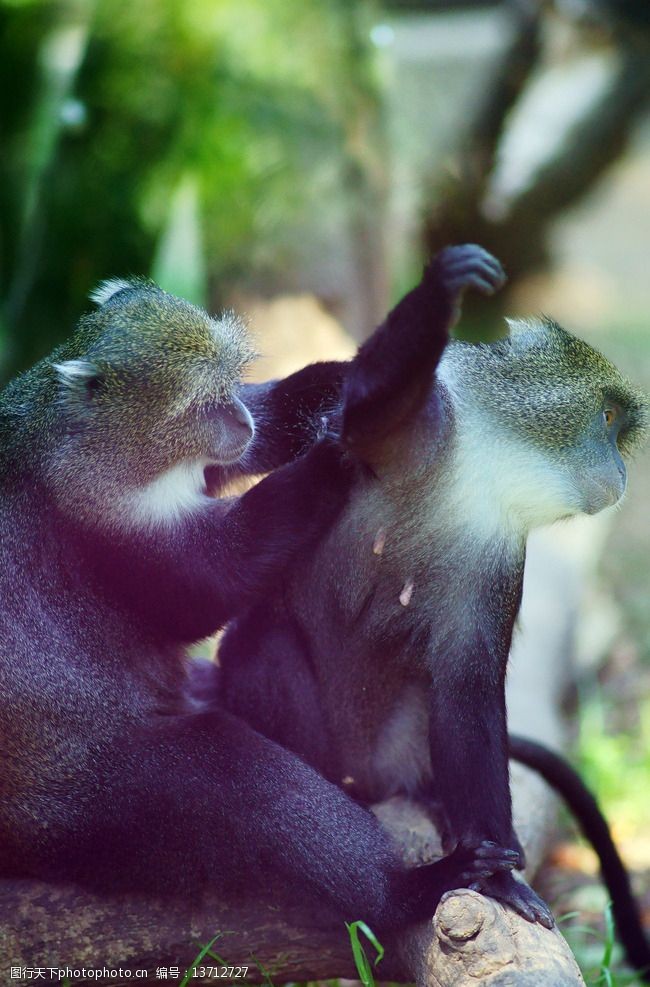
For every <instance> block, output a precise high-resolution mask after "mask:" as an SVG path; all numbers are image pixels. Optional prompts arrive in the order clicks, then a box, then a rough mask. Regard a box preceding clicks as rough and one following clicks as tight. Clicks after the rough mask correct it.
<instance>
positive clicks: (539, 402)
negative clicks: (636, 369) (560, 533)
mask: <svg viewBox="0 0 650 987" xmlns="http://www.w3.org/2000/svg"><path fill="white" fill-rule="evenodd" d="M509 327H510V334H509V336H507V337H505V338H504V339H501V340H497V341H496V342H494V343H491V344H478V345H472V344H469V343H460V342H454V343H452V344H451V345H450V346H449V347H447V350H446V351H445V354H444V356H443V360H442V363H441V366H440V371H439V373H440V379H441V381H442V382H443V384H445V385H446V387H447V388H448V390H449V392H450V393H451V395H452V400H453V405H454V411H455V414H456V416H457V419H458V424H459V427H458V428H457V429H456V435H457V442H458V458H457V467H456V473H457V474H459V473H460V472H462V471H463V470H465V471H466V479H465V480H464V482H463V486H464V488H465V489H466V490H469V489H470V488H471V487H472V485H473V486H474V487H475V488H476V489H477V490H479V491H481V490H482V491H483V492H484V496H485V498H487V499H488V500H489V501H491V503H492V504H493V505H497V506H498V509H497V513H498V514H500V516H501V519H502V520H503V519H507V520H508V521H509V523H510V524H511V525H514V526H515V527H518V528H520V529H522V530H524V531H527V530H529V529H530V528H531V527H535V526H538V525H542V524H548V523H551V522H553V521H556V520H559V519H561V518H564V517H569V516H572V515H574V514H580V513H586V514H595V513H596V512H598V511H600V510H602V509H603V508H605V507H610V506H612V505H613V504H615V503H617V502H618V501H619V500H620V498H621V497H622V496H623V493H624V492H625V485H626V468H625V462H624V460H625V459H626V458H627V457H628V456H629V455H630V453H631V452H633V450H634V449H636V448H637V447H638V446H639V445H640V444H641V442H642V441H643V437H644V433H645V428H646V417H647V412H646V409H647V403H646V399H645V397H644V396H643V395H642V394H641V393H640V392H639V391H637V390H636V389H635V388H634V387H633V386H632V385H631V384H630V383H629V382H628V381H627V380H626V379H625V378H624V377H623V376H622V375H621V374H620V373H619V371H618V370H617V369H616V367H614V366H613V364H611V363H610V362H609V360H607V359H606V358H605V357H604V356H602V354H601V353H599V352H598V351H597V350H595V349H594V348H593V347H592V346H590V345H589V344H588V343H585V342H584V341H583V340H580V339H577V338H576V337H575V336H573V335H571V334H570V333H568V332H566V330H564V329H562V328H561V327H560V326H559V325H558V324H557V323H555V322H553V321H552V320H550V319H546V318H544V319H541V320H527V321H517V322H515V321H510V320H509ZM468 473H469V476H468V475H467V474H468ZM491 512H492V510H490V511H488V513H491ZM480 513H481V512H479V515H480ZM482 513H483V514H485V511H483V512H482ZM495 520H496V519H495Z"/></svg>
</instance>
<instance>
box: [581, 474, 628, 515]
mask: <svg viewBox="0 0 650 987" xmlns="http://www.w3.org/2000/svg"><path fill="white" fill-rule="evenodd" d="M626 485H627V484H626V480H625V477H619V478H618V479H617V480H616V481H612V480H600V481H599V480H595V479H594V480H592V481H591V482H590V483H589V484H584V487H585V488H586V489H584V503H583V507H582V510H583V511H584V513H585V514H590V515H591V514H598V513H599V512H600V511H604V510H606V509H607V508H608V507H614V506H615V505H616V504H618V503H620V501H621V500H622V499H623V497H624V495H625V488H626Z"/></svg>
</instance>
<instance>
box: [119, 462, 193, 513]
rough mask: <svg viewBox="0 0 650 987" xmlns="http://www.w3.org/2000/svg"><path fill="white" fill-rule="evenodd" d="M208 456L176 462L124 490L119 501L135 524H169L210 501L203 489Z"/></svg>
mask: <svg viewBox="0 0 650 987" xmlns="http://www.w3.org/2000/svg"><path fill="white" fill-rule="evenodd" d="M210 462H211V460H209V459H203V458H202V459H196V460H191V461H189V462H184V463H178V464H177V465H176V466H172V467H171V468H170V469H168V470H165V472H164V473H161V474H160V476H157V477H156V479H155V480H152V481H151V483H149V484H147V486H146V487H142V488H140V489H139V490H136V491H132V492H131V493H129V494H127V496H126V498H125V500H124V501H123V505H124V508H125V509H126V515H127V516H128V517H129V518H130V519H131V521H132V522H134V523H135V524H136V525H138V526H142V527H156V526H160V525H172V524H175V523H176V522H178V521H179V520H180V519H181V518H182V517H183V516H184V515H186V514H191V513H193V512H195V511H197V510H200V509H201V508H202V507H204V506H205V505H206V503H209V502H210V498H209V497H208V496H207V494H206V492H205V477H204V470H205V467H206V466H207V465H208V464H209V463H210Z"/></svg>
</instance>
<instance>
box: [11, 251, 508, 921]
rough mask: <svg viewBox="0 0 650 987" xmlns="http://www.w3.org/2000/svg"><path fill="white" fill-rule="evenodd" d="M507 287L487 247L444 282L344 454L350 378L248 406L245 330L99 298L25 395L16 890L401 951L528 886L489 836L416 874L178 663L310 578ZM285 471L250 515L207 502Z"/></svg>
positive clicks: (407, 334) (356, 401)
mask: <svg viewBox="0 0 650 987" xmlns="http://www.w3.org/2000/svg"><path fill="white" fill-rule="evenodd" d="M500 281H501V272H500V269H499V267H498V265H497V264H496V263H495V262H494V261H492V259H491V258H489V256H487V255H485V254H484V252H482V251H480V250H479V249H478V248H465V249H461V250H456V251H451V253H447V254H443V255H441V257H440V258H439V259H438V260H437V261H436V262H434V263H433V264H432V265H431V267H430V268H429V269H428V271H427V272H426V274H425V276H424V278H423V281H422V284H421V285H420V286H419V287H418V288H417V289H415V291H414V292H412V293H411V295H410V296H409V297H408V298H407V299H406V300H405V301H404V302H402V303H401V305H400V306H398V307H397V309H396V310H395V311H394V312H393V313H392V314H391V315H390V316H389V319H388V320H387V323H386V325H384V326H383V327H381V328H380V329H379V330H378V332H377V334H376V335H375V337H373V339H371V341H370V342H369V343H367V344H366V345H365V346H364V347H363V348H362V350H361V351H360V353H359V354H358V356H357V358H356V359H355V360H354V361H353V362H352V364H351V368H352V371H353V373H352V376H351V379H350V382H349V383H348V387H347V400H346V419H345V423H344V426H343V428H344V439H345V443H346V447H347V449H349V450H351V452H347V453H345V454H344V453H343V450H342V448H341V446H340V445H339V444H338V442H337V441H336V440H335V439H333V438H332V437H330V436H324V437H323V438H321V439H320V440H318V441H315V439H316V438H317V436H316V434H315V429H314V422H318V421H319V419H320V417H321V416H322V414H323V410H324V408H325V407H326V406H328V405H330V404H331V403H332V402H334V401H336V398H337V394H338V392H339V390H340V386H341V381H342V378H343V375H344V368H342V367H341V365H338V364H319V365H314V366H313V367H307V368H305V369H304V370H303V371H300V372H299V373H297V374H294V375H292V376H290V377H288V378H287V379H286V380H283V381H279V382H272V383H269V384H266V385H257V386H255V385H248V386H246V385H243V384H242V383H241V373H242V369H243V367H244V366H245V364H246V362H247V361H248V360H249V359H250V357H251V350H250V346H249V344H248V342H247V339H246V335H245V333H244V331H243V329H242V326H241V325H240V324H239V323H238V322H237V321H236V320H235V319H234V317H225V318H223V319H221V320H214V319H211V318H209V317H208V316H207V314H206V313H205V312H203V311H201V310H200V309H198V308H196V307H194V306H192V305H189V304H188V303H186V302H183V301H181V300H179V299H176V298H173V297H172V296H170V295H168V294H166V293H165V292H163V291H161V290H160V289H159V288H157V287H156V286H155V285H153V284H151V283H147V282H138V281H135V282H123V281H116V282H109V283H107V284H105V285H104V286H102V287H101V288H100V289H99V290H98V291H97V293H96V294H95V301H96V302H97V303H98V306H99V307H98V309H97V311H96V312H94V313H93V314H91V315H88V316H86V317H85V318H83V319H82V320H81V322H80V324H79V327H78V329H77V331H76V332H75V334H74V335H73V336H72V338H71V339H70V340H69V341H68V342H67V343H65V344H64V345H63V346H61V347H59V348H58V349H57V350H55V352H54V353H53V354H52V356H51V357H48V358H46V359H44V360H43V361H41V362H40V363H39V364H37V365H36V366H35V367H34V368H33V369H32V370H31V371H29V372H27V373H26V374H24V375H22V376H21V377H19V378H17V379H16V380H14V381H13V382H12V383H11V384H9V386H8V387H7V388H6V389H5V391H4V392H3V393H2V394H1V395H0V488H1V497H0V525H1V527H2V542H1V546H0V601H1V604H2V605H1V607H0V698H1V705H0V744H1V750H2V768H1V775H0V777H1V779H2V798H1V799H0V872H1V873H3V874H5V875H22V876H33V877H38V878H44V879H50V880H74V881H78V882H81V883H83V884H86V885H88V886H90V887H93V888H95V889H99V890H111V889H117V890H125V889H134V890H138V891H146V890H149V891H153V892H169V893H173V894H177V895H187V894H192V895H193V894H196V893H197V891H201V890H202V889H204V888H207V887H219V888H220V889H222V890H223V893H224V894H225V895H238V894H240V893H242V891H245V890H246V889H247V888H248V889H251V888H252V889H253V890H254V892H255V893H256V895H258V896H259V894H260V893H266V889H267V888H270V889H278V893H280V892H284V893H285V894H286V893H288V894H289V895H290V896H291V897H292V898H294V899H295V898H296V897H298V898H299V899H300V900H301V902H303V903H304V905H305V907H306V908H312V909H318V910H319V912H320V913H321V914H323V913H324V917H325V918H327V917H328V916H329V917H330V918H331V919H332V920H333V921H337V922H339V923H342V921H343V919H348V920H352V919H357V918H363V919H365V920H366V921H368V922H370V923H372V924H373V926H374V927H375V928H376V929H378V930H383V931H390V930H392V929H395V928H398V927H400V926H402V925H404V924H405V923H408V922H413V921H417V920H419V919H423V918H425V917H427V916H430V915H431V914H432V913H433V911H434V910H435V907H436V905H437V903H438V901H439V899H440V896H441V895H442V894H443V893H444V892H445V891H447V890H449V889H450V888H455V887H458V886H466V885H468V884H471V883H473V882H474V881H476V880H478V879H480V878H484V877H487V876H488V875H490V874H493V873H498V872H500V871H501V870H503V869H505V870H510V869H511V868H512V867H513V866H514V864H515V863H516V859H517V854H516V852H515V851H513V850H512V849H509V848H508V847H505V846H496V845H495V844H494V843H492V842H490V841H486V840H485V839H483V837H481V838H480V839H478V840H477V841H476V842H474V841H472V840H471V839H470V840H469V841H467V842H466V843H465V844H463V845H462V846H459V847H457V848H456V849H455V850H454V851H453V852H452V853H451V854H450V855H449V856H448V857H447V858H446V859H444V860H442V861H440V862H438V863H434V864H432V865H428V866H424V867H420V868H417V869H415V870H407V869H405V868H404V867H403V866H402V865H401V864H400V863H399V862H398V859H397V857H396V855H395V853H394V850H393V848H392V846H391V845H390V843H389V841H388V839H387V837H386V836H385V835H384V834H383V833H382V831H381V829H380V827H379V825H378V823H377V821H376V820H375V818H374V817H373V816H372V814H371V813H370V812H369V811H367V810H366V809H365V808H364V807H362V806H361V805H359V804H358V803H357V802H356V801H354V800H353V799H351V798H350V797H349V795H347V794H346V793H344V792H343V791H341V789H340V788H339V787H338V786H337V785H335V784H333V783H332V782H330V781H327V780H326V779H324V778H323V777H322V775H321V774H319V773H318V772H317V771H316V770H315V769H314V768H313V767H311V766H309V765H307V764H306V763H305V762H304V761H303V759H302V758H300V757H297V756H296V755H295V754H294V753H293V752H291V751H289V750H287V749H285V748H283V747H281V746H280V745H278V744H276V743H275V742H273V741H272V740H271V739H269V738H267V737H264V736H262V735H261V734H259V733H257V732H256V731H254V730H253V729H252V728H251V727H250V726H249V725H248V724H247V723H245V722H244V721H243V720H242V719H239V718H238V717H236V716H234V715H232V714H231V713H228V712H226V711H224V710H214V709H207V708H206V707H201V706H200V705H197V704H196V703H195V702H194V701H193V700H192V699H191V697H189V696H188V691H187V667H186V663H185V648H186V645H187V644H188V643H189V642H192V641H196V640H199V639H201V638H203V637H205V636H206V635H207V634H209V633H212V632H214V631H215V630H217V629H218V628H219V627H220V626H222V625H223V624H224V623H225V622H226V621H227V620H229V619H232V618H234V617H236V615H237V614H238V613H240V612H243V611H246V610H249V609H251V608H254V607H255V606H256V605H257V604H260V603H262V602H263V601H264V600H266V599H269V598H270V597H271V595H272V592H273V585H274V583H275V582H277V579H278V573H281V572H283V571H285V570H286V568H287V567H288V566H289V565H291V564H296V563H297V561H298V559H299V558H303V559H306V556H307V555H308V554H309V552H310V551H312V549H313V547H314V545H315V542H316V539H317V537H318V536H319V535H320V534H321V533H322V532H323V531H324V530H326V529H327V528H328V527H329V526H331V524H332V523H333V522H334V520H335V518H336V516H337V515H338V514H339V513H340V511H341V510H342V508H343V507H344V505H345V503H346V501H347V498H348V495H349V492H350V488H351V486H353V485H354V482H355V477H356V467H355V465H354V463H353V461H352V454H353V453H354V451H355V449H356V447H357V445H359V448H364V449H365V445H364V443H369V447H370V446H372V443H373V442H375V441H377V439H378V437H379V438H381V437H382V436H383V434H384V430H385V431H386V432H387V431H390V430H393V429H395V428H397V427H398V426H400V425H401V422H402V421H403V420H404V418H405V417H406V418H409V419H410V418H411V417H413V415H415V414H416V413H417V410H418V407H419V404H420V403H421V401H422V400H423V399H424V397H425V396H426V387H423V386H422V382H423V381H428V379H429V377H430V375H431V372H432V369H433V366H434V365H435V363H436V361H437V359H438V357H439V355H440V353H441V352H442V349H443V347H444V345H445V342H446V332H447V326H448V324H449V322H450V320H451V317H452V312H453V310H454V308H455V307H456V305H457V302H458V298H459V297H460V295H461V293H462V292H463V291H464V290H465V289H466V288H467V287H475V288H478V289H479V290H484V291H492V290H494V289H495V288H496V287H497V286H498V285H499V283H500ZM388 337H390V338H388ZM395 349H397V352H394V351H395ZM387 350H390V351H391V353H392V356H391V360H390V361H389V362H388V363H386V360H385V357H386V352H387ZM368 436H370V439H368ZM283 464H285V465H283ZM272 469H275V470H276V471H275V472H274V473H272V474H271V475H270V476H269V477H268V478H266V479H265V480H263V481H262V482H261V483H259V484H258V485H257V486H255V487H254V488H253V489H252V490H250V491H249V492H248V493H246V494H245V495H244V496H242V497H241V498H239V499H232V500H224V499H221V500H219V499H217V500H215V499H212V498H211V497H209V496H208V495H207V488H208V486H209V487H210V489H211V490H212V491H214V490H215V489H218V488H219V486H220V485H222V484H223V483H224V481H225V480H227V479H231V478H232V477H234V476H237V475H245V474H247V473H251V474H257V473H260V472H263V471H267V470H272ZM258 889H264V892H261V891H260V890H258ZM269 893H270V892H269Z"/></svg>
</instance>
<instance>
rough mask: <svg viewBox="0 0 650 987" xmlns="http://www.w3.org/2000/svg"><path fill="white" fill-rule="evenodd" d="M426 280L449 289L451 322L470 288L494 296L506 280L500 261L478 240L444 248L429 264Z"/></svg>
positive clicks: (454, 322)
mask: <svg viewBox="0 0 650 987" xmlns="http://www.w3.org/2000/svg"><path fill="white" fill-rule="evenodd" d="M424 278H425V279H426V280H434V281H435V282H436V283H438V284H440V285H441V286H442V287H443V288H444V290H445V291H446V292H447V294H448V296H449V299H450V301H451V304H452V316H451V325H452V326H453V325H455V324H456V322H457V321H458V319H459V317H460V305H461V301H462V297H463V294H464V292H465V291H467V289H468V288H474V290H475V291H480V292H481V293H482V294H484V295H493V294H494V293H495V291H498V290H499V288H502V287H503V285H504V284H505V283H506V275H505V272H504V270H503V268H502V267H501V264H500V263H499V261H498V260H497V259H496V257H493V256H492V254H489V253H488V252H487V250H484V249H483V247H479V246H478V245H477V244H475V243H464V244H462V245H461V246H455V247H445V248H444V249H443V250H441V251H440V252H439V253H438V254H436V256H435V257H434V258H433V260H432V261H431V262H430V263H429V265H428V266H427V267H426V269H425V272H424Z"/></svg>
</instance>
